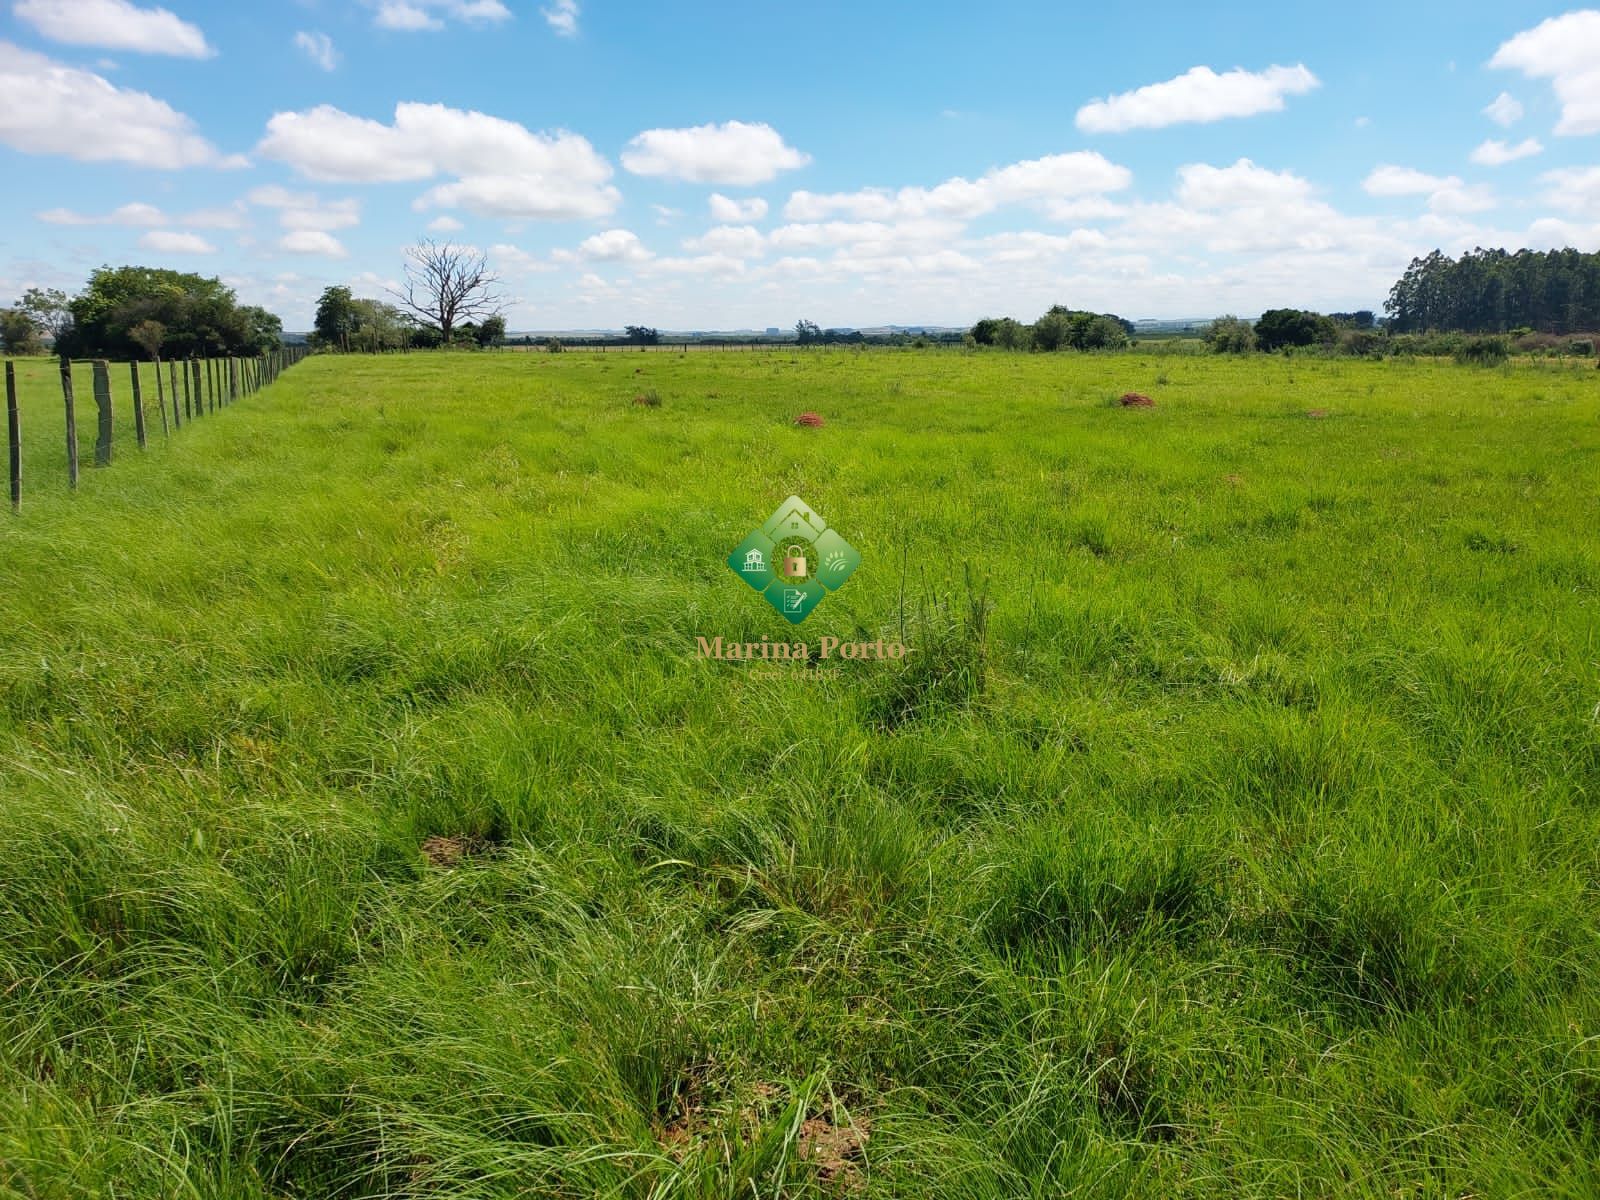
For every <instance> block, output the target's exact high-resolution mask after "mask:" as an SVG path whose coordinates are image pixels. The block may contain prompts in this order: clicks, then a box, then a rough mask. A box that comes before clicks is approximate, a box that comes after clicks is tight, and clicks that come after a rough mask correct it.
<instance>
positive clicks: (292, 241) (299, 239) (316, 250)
mask: <svg viewBox="0 0 1600 1200" xmlns="http://www.w3.org/2000/svg"><path fill="white" fill-rule="evenodd" d="M278 249H279V250H282V251H283V252H284V253H286V254H314V255H319V256H321V257H323V258H344V257H346V256H347V255H348V254H349V251H348V250H346V249H345V248H344V245H343V243H341V242H340V241H339V239H338V238H336V237H334V236H333V234H331V233H324V232H322V231H321V230H317V229H297V230H295V231H293V232H291V233H286V234H284V235H283V236H282V237H281V238H279V239H278Z"/></svg>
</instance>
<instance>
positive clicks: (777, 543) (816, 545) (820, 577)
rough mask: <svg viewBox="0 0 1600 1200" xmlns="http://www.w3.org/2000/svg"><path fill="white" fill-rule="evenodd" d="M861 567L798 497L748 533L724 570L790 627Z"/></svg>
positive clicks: (858, 554) (844, 543)
mask: <svg viewBox="0 0 1600 1200" xmlns="http://www.w3.org/2000/svg"><path fill="white" fill-rule="evenodd" d="M860 565H861V552H860V551H858V550H857V549H856V548H855V547H854V546H852V545H851V544H850V543H849V542H847V541H845V540H844V538H842V537H840V536H839V534H838V533H837V532H836V531H835V530H832V529H829V528H828V523H827V522H826V521H824V520H823V519H822V518H821V517H820V516H819V515H818V514H817V510H816V509H814V508H812V507H811V506H810V505H809V504H807V503H806V502H805V501H804V500H802V499H800V497H799V496H790V497H789V498H788V499H787V500H785V501H784V502H783V503H782V504H780V505H778V508H777V511H776V512H774V513H773V514H772V515H771V516H770V517H768V518H767V519H766V521H765V522H763V523H762V525H761V527H760V528H759V529H752V530H751V531H750V534H749V536H748V537H746V538H745V539H744V541H742V542H740V543H739V544H738V545H737V546H735V547H734V548H733V553H732V554H730V555H728V567H729V569H730V570H731V571H732V572H733V573H734V574H735V575H737V576H738V577H739V578H740V579H742V580H744V581H745V582H746V583H748V584H749V585H750V586H751V587H753V588H755V590H756V591H758V592H760V593H761V596H762V599H764V600H765V601H766V602H767V603H768V604H770V605H772V607H773V608H775V609H776V610H777V611H778V614H779V615H780V616H782V617H783V619H784V620H785V621H788V622H789V623H790V624H791V625H798V624H800V622H801V621H804V620H805V619H806V618H807V617H809V616H810V615H811V610H812V609H814V608H815V607H816V606H817V605H818V604H820V603H822V598H823V597H824V596H826V595H827V594H828V593H829V592H836V591H838V590H839V589H840V588H841V587H843V586H844V581H845V580H846V579H849V578H850V576H851V575H853V574H855V569H856V568H857V567H859V566H860Z"/></svg>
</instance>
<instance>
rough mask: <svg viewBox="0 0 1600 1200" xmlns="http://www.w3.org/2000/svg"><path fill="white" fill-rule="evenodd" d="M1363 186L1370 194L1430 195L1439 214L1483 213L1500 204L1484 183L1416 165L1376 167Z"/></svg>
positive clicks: (1429, 204)
mask: <svg viewBox="0 0 1600 1200" xmlns="http://www.w3.org/2000/svg"><path fill="white" fill-rule="evenodd" d="M1361 187H1362V189H1363V190H1364V191H1365V192H1366V193H1367V195H1369V196H1426V197H1427V198H1428V207H1429V208H1430V209H1432V210H1433V211H1434V212H1437V213H1472V212H1482V211H1484V210H1485V209H1490V208H1494V207H1495V204H1496V201H1495V199H1494V196H1493V194H1492V193H1491V192H1490V191H1489V189H1488V188H1487V187H1484V186H1483V185H1482V184H1476V185H1472V186H1468V185H1467V184H1465V183H1463V182H1462V181H1461V177H1460V176H1458V175H1429V174H1426V173H1425V172H1423V171H1418V170H1416V169H1415V168H1414V167H1397V166H1392V165H1384V166H1381V167H1376V168H1374V169H1373V171H1372V173H1371V174H1370V175H1368V176H1367V177H1366V179H1365V180H1363V181H1362V184H1361Z"/></svg>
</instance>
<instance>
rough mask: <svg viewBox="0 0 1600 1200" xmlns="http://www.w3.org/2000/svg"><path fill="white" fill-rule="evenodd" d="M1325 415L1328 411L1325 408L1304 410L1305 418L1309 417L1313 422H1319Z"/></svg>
mask: <svg viewBox="0 0 1600 1200" xmlns="http://www.w3.org/2000/svg"><path fill="white" fill-rule="evenodd" d="M1327 415H1328V410H1327V409H1325V408H1311V409H1307V410H1306V416H1308V417H1310V418H1311V419H1312V420H1313V421H1320V420H1322V419H1323V418H1324V417H1326V416H1327Z"/></svg>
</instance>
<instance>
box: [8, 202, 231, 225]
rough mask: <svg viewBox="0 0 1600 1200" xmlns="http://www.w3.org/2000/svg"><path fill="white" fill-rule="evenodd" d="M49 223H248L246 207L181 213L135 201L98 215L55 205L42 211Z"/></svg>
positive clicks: (39, 215)
mask: <svg viewBox="0 0 1600 1200" xmlns="http://www.w3.org/2000/svg"><path fill="white" fill-rule="evenodd" d="M38 217H39V220H41V221H43V222H44V223H45V224H47V225H79V226H82V225H115V226H121V227H123V228H128V229H154V228H157V227H161V226H174V225H176V226H182V227H185V228H189V229H238V228H240V227H241V226H243V225H244V223H245V214H244V212H243V210H242V208H240V207H238V206H235V207H232V208H203V209H197V210H196V211H194V212H190V213H184V214H181V215H176V216H175V215H171V214H168V213H165V212H163V211H162V210H161V209H159V208H157V207H156V206H155V205H153V204H144V203H140V202H137V201H135V202H134V203H131V204H124V205H122V206H121V207H120V208H115V209H113V210H112V211H110V212H109V213H104V214H102V215H99V216H95V215H92V214H87V213H80V212H76V211H74V210H73V209H70V208H51V209H46V210H45V211H44V212H41V213H39V214H38Z"/></svg>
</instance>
